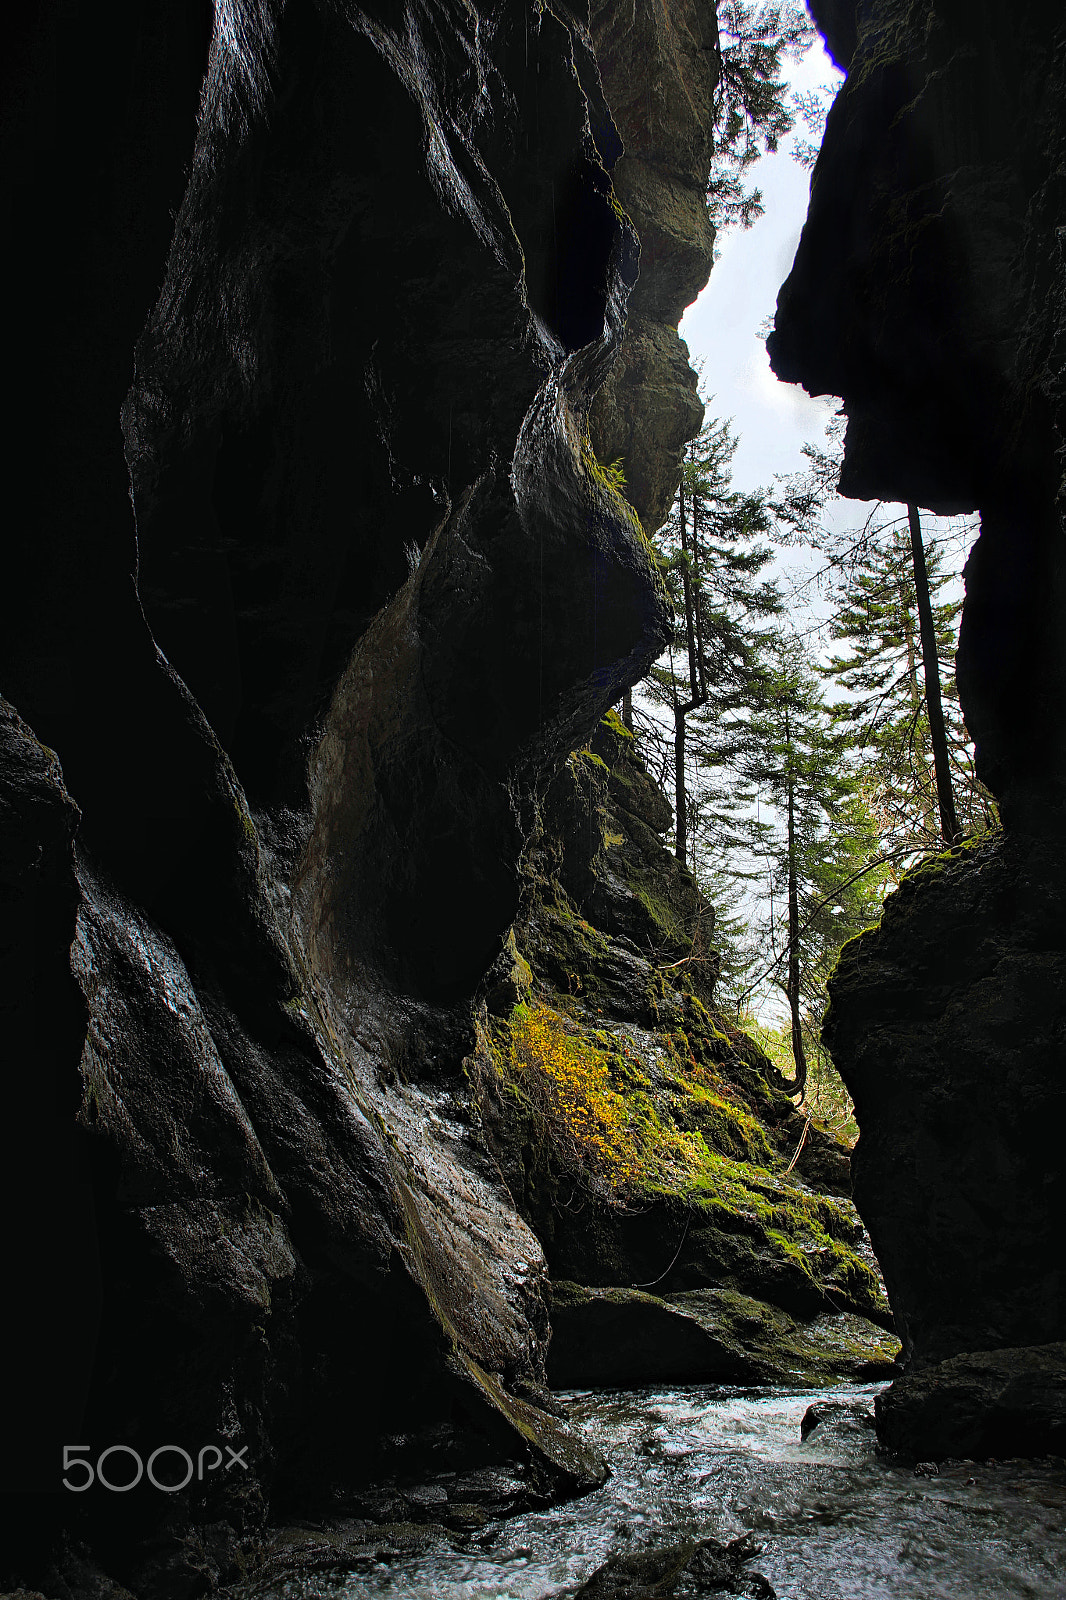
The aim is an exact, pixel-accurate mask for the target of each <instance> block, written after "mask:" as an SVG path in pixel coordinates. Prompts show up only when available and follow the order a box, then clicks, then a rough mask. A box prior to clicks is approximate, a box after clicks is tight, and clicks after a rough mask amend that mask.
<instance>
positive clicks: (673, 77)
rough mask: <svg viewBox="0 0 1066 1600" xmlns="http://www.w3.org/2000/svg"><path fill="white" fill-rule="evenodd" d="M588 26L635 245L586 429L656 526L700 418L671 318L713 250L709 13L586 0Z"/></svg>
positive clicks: (698, 6)
mask: <svg viewBox="0 0 1066 1600" xmlns="http://www.w3.org/2000/svg"><path fill="white" fill-rule="evenodd" d="M592 32H593V37H594V39H595V41H596V55H597V60H598V61H599V64H600V71H601V73H602V75H603V85H604V91H605V93H606V95H607V99H608V100H609V102H610V105H611V109H612V111H613V112H614V117H615V122H616V124H617V127H618V130H619V132H620V134H621V137H622V143H623V146H624V153H622V154H621V155H620V157H619V159H618V161H617V162H616V164H615V166H614V171H613V177H614V187H615V193H616V194H617V196H618V198H619V200H620V201H621V203H622V205H623V206H624V207H625V209H626V212H627V213H628V215H629V217H630V219H631V221H632V223H633V226H634V227H635V228H636V230H637V234H638V237H639V239H640V252H641V274H640V277H639V279H638V281H637V284H636V287H635V289H634V291H633V294H632V295H631V296H630V301H629V317H628V321H627V324H626V332H625V337H624V339H623V341H622V357H621V360H620V361H619V363H618V364H617V366H616V367H615V368H614V371H613V372H612V373H611V375H610V376H609V377H608V379H607V382H606V384H605V385H604V387H603V389H602V390H601V391H600V393H599V395H598V396H597V398H596V400H595V402H594V403H593V407H592V419H591V420H592V433H593V437H594V439H595V441H596V446H597V450H598V453H599V455H600V458H601V460H604V461H615V460H617V459H618V458H619V457H621V458H622V459H623V461H624V470H625V474H626V484H627V493H628V494H629V496H630V498H631V499H632V501H633V504H634V505H635V506H636V507H637V509H638V511H639V512H640V515H641V518H642V519H643V522H644V526H645V528H646V530H647V531H648V532H649V533H653V532H654V531H655V530H656V529H657V528H659V527H661V526H662V524H663V522H665V520H666V516H667V513H668V511H669V509H670V504H671V501H672V500H673V497H674V495H675V494H676V492H677V484H678V481H679V478H680V459H681V449H682V446H683V445H684V444H685V443H686V441H687V440H688V439H690V438H692V436H693V434H694V433H695V432H696V431H697V430H698V428H699V427H700V424H701V422H702V420H703V407H702V404H701V402H700V400H699V397H698V395H697V393H696V377H695V374H694V373H693V371H692V369H691V368H690V367H689V364H688V350H687V348H686V346H685V344H684V342H683V341H682V340H681V339H679V338H678V334H677V323H678V320H679V319H680V317H681V314H682V312H683V311H684V310H685V308H686V306H689V305H691V304H692V302H693V300H695V298H696V296H697V295H698V294H699V292H700V290H701V289H702V288H703V286H704V284H705V283H706V282H707V278H708V275H709V273H710V270H711V261H712V258H713V252H714V228H713V226H712V224H711V220H710V215H709V213H708V211H707V203H706V193H707V180H708V175H709V170H710V162H711V152H712V145H713V140H712V128H713V125H714V117H713V102H714V90H715V86H716V84H717V82H718V60H719V42H718V19H717V12H716V9H715V7H714V6H713V5H708V4H705V3H703V0H683V3H681V4H677V5H671V6H669V7H662V6H633V7H629V6H618V5H613V4H605V5H595V4H594V5H593V7H592ZM667 130H669V132H667Z"/></svg>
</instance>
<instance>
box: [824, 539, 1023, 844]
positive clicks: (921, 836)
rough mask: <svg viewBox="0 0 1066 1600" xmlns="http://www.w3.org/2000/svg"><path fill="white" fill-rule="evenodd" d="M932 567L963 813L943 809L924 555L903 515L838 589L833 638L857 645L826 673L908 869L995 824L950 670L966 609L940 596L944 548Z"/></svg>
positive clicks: (956, 791) (942, 678) (943, 687)
mask: <svg viewBox="0 0 1066 1600" xmlns="http://www.w3.org/2000/svg"><path fill="white" fill-rule="evenodd" d="M924 566H925V568H926V580H927V585H928V591H929V614H928V626H929V629H930V630H931V632H932V636H933V638H934V639H935V646H936V659H937V665H938V668H939V671H938V683H937V687H938V688H939V690H940V692H941V699H942V721H943V730H944V734H943V737H944V750H945V754H946V757H947V762H948V764H949V771H950V774H951V788H952V801H953V808H954V803H955V801H956V800H957V815H955V814H952V815H951V816H950V817H949V820H948V821H947V822H945V820H944V818H943V806H942V804H941V803H938V792H937V789H938V786H937V773H936V765H935V761H934V756H933V744H932V738H931V734H930V721H929V710H928V683H927V679H926V674H925V670H924V663H923V647H922V638H921V627H920V619H919V614H918V600H917V594H916V589H915V581H914V569H915V556H914V551H913V547H912V541H909V540H908V538H907V536H906V534H905V533H904V531H903V527H902V525H901V520H900V519H896V520H894V521H893V522H891V523H888V524H884V525H882V526H880V527H879V528H878V529H877V530H876V532H874V533H872V534H871V536H870V537H869V538H868V540H867V542H866V545H865V548H864V550H863V552H862V554H861V557H860V558H858V559H857V560H856V561H855V563H854V564H853V570H852V571H851V572H850V573H849V575H848V576H847V577H846V578H845V579H842V580H840V581H839V582H838V583H837V585H836V588H835V595H834V598H835V602H836V610H835V617H834V622H833V627H832V636H833V638H834V640H836V641H837V642H839V643H844V644H846V645H847V647H848V649H847V653H846V654H844V653H840V652H838V653H836V654H834V655H833V656H832V658H831V659H830V661H829V662H828V664H827V666H826V667H825V668H824V671H825V672H826V674H827V675H828V676H830V677H831V678H832V679H833V680H835V682H836V683H837V684H838V685H839V686H840V688H841V689H843V690H844V691H845V696H846V697H845V698H843V699H841V700H840V701H839V702H838V703H837V706H836V708H835V714H836V719H837V723H838V725H839V726H840V727H844V728H847V729H848V730H849V731H850V735H851V739H852V743H853V745H854V747H855V750H856V752H857V753H858V755H859V757H860V759H861V760H862V762H863V763H864V766H865V769H866V772H867V781H868V789H869V792H870V798H871V804H872V806H873V809H874V810H875V812H876V813H877V815H878V816H879V818H880V824H881V829H882V848H883V852H884V853H885V854H888V855H891V856H892V857H894V859H895V860H896V861H897V862H898V863H900V864H902V863H903V862H905V861H907V860H911V859H913V858H914V857H915V856H917V855H921V854H924V853H926V852H928V851H930V850H935V849H937V848H938V847H939V846H940V844H941V840H942V838H944V837H947V838H948V840H949V842H954V838H957V837H959V836H960V835H961V834H962V832H964V831H965V832H970V833H973V832H980V831H983V830H984V829H985V828H987V827H989V826H990V825H992V823H993V822H994V820H995V818H994V807H993V804H992V802H991V800H990V798H989V797H988V796H987V794H986V793H985V792H984V791H983V790H982V788H981V786H980V785H979V784H978V782H977V779H976V776H975V773H974V767H973V752H972V747H971V745H970V741H969V736H968V734H967V732H966V727H965V723H964V722H963V718H962V712H961V708H960V706H959V701H958V690H957V688H956V684H955V676H954V673H953V672H951V671H950V670H948V671H945V670H944V668H945V665H946V664H950V663H951V661H952V659H953V657H954V653H955V640H956V636H957V631H958V617H959V612H960V609H961V606H960V603H959V602H951V601H946V600H940V599H939V594H940V591H941V590H943V589H944V587H945V586H946V584H947V583H948V581H949V579H950V576H951V574H950V573H948V572H945V570H944V566H943V561H942V558H941V555H940V552H939V550H938V549H937V548H936V546H932V547H931V548H930V549H929V551H928V556H927V559H926V561H925V562H924ZM925 655H926V656H928V655H929V650H928V647H927V649H926V651H925ZM941 789H943V784H941ZM952 828H953V831H952Z"/></svg>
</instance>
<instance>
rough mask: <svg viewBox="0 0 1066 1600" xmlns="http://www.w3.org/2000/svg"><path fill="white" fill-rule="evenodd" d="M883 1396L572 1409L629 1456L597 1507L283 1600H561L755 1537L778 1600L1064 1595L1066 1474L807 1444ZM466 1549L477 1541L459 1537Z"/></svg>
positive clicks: (841, 1393) (286, 1587) (1033, 1599)
mask: <svg viewBox="0 0 1066 1600" xmlns="http://www.w3.org/2000/svg"><path fill="white" fill-rule="evenodd" d="M877 1387H878V1386H876V1385H875V1386H869V1387H860V1386H856V1385H849V1386H847V1387H844V1388H839V1389H834V1390H824V1389H822V1390H810V1391H802V1392H783V1391H781V1390H766V1389H764V1390H750V1389H749V1390H736V1389H723V1388H721V1387H699V1386H697V1387H685V1388H663V1389H654V1390H646V1389H645V1390H608V1391H597V1392H591V1391H580V1392H574V1393H570V1394H568V1395H564V1396H562V1397H561V1398H562V1399H564V1400H565V1401H566V1403H567V1404H568V1405H569V1407H570V1411H571V1415H572V1417H573V1420H574V1421H575V1423H577V1424H578V1425H580V1426H581V1427H582V1428H583V1430H584V1431H585V1432H586V1433H587V1434H588V1435H589V1437H591V1438H592V1439H593V1440H594V1441H595V1442H596V1443H597V1444H598V1445H599V1446H600V1448H601V1449H602V1450H603V1451H604V1452H605V1453H606V1455H607V1456H608V1458H609V1459H610V1461H611V1465H612V1468H613V1476H612V1477H611V1479H610V1480H609V1481H608V1483H606V1484H605V1485H604V1487H603V1488H601V1489H599V1490H597V1491H596V1492H595V1493H594V1494H591V1495H587V1496H585V1497H584V1498H583V1499H580V1500H574V1501H571V1502H569V1503H567V1504H564V1505H559V1506H554V1507H552V1508H551V1509H549V1510H546V1511H539V1512H536V1513H529V1514H526V1515H522V1516H518V1517H512V1518H509V1519H505V1520H499V1521H495V1522H491V1523H489V1524H487V1525H486V1526H485V1527H484V1528H482V1529H481V1530H479V1531H478V1532H477V1534H476V1535H475V1536H474V1537H473V1538H471V1539H470V1540H469V1541H468V1542H467V1543H466V1547H465V1548H448V1549H438V1550H436V1551H434V1552H430V1553H427V1554H422V1555H419V1556H417V1557H410V1558H405V1559H399V1560H395V1561H392V1562H387V1563H386V1562H379V1563H376V1564H374V1565H372V1566H370V1567H369V1569H366V1568H364V1569H363V1570H360V1571H358V1572H351V1573H348V1574H340V1575H339V1574H336V1573H333V1574H330V1575H328V1576H323V1575H318V1576H315V1577H311V1578H301V1579H299V1580H297V1579H293V1580H292V1581H290V1582H288V1583H285V1584H281V1585H279V1586H277V1587H276V1588H275V1589H274V1590H273V1593H274V1595H275V1596H276V1597H277V1600H364V1597H367V1600H369V1597H370V1596H390V1597H392V1600H548V1597H549V1596H557V1595H559V1596H563V1595H572V1594H574V1593H575V1592H576V1590H577V1589H578V1587H579V1586H580V1584H581V1583H582V1582H583V1581H584V1580H585V1579H586V1578H587V1577H588V1576H589V1575H590V1573H591V1572H592V1571H593V1570H594V1569H595V1568H596V1567H598V1566H600V1565H601V1564H602V1563H603V1562H604V1561H605V1560H606V1558H607V1556H608V1555H610V1554H611V1553H613V1552H627V1553H628V1552H631V1551H635V1550H638V1549H639V1548H641V1547H642V1546H644V1545H649V1544H656V1543H661V1544H667V1543H671V1542H674V1541H676V1540H678V1539H681V1538H684V1537H690V1538H691V1537H693V1536H696V1537H699V1538H707V1537H713V1538H715V1539H719V1540H721V1541H722V1542H728V1541H729V1540H731V1539H734V1538H736V1537H737V1536H738V1535H740V1534H742V1533H743V1532H745V1531H747V1530H751V1531H753V1532H754V1534H755V1536H756V1540H757V1543H758V1544H759V1545H760V1546H761V1547H762V1548H761V1551H760V1553H759V1554H758V1555H757V1556H756V1557H754V1558H753V1559H752V1560H751V1562H750V1563H749V1568H750V1570H753V1571H757V1572H759V1573H762V1574H763V1576H764V1577H765V1578H766V1579H767V1580H768V1581H769V1583H770V1584H771V1585H772V1587H773V1590H774V1591H775V1593H776V1595H777V1597H778V1600H912V1597H913V1600H978V1597H980V1600H1008V1597H1014V1596H1024V1597H1026V1600H1064V1597H1066V1470H1064V1468H1063V1465H1062V1463H1061V1462H1056V1463H1051V1462H1042V1463H1033V1462H1025V1461H1010V1462H999V1463H995V1464H987V1463H967V1464H962V1463H958V1464H952V1463H944V1464H942V1465H941V1470H940V1473H939V1475H938V1476H929V1477H923V1476H916V1475H915V1472H914V1469H913V1468H912V1467H910V1466H902V1465H897V1464H893V1463H892V1462H889V1461H887V1460H885V1459H883V1458H882V1457H880V1456H879V1455H878V1454H877V1449H876V1440H875V1438H874V1435H873V1433H872V1431H871V1430H870V1428H869V1427H868V1426H865V1425H864V1424H863V1422H862V1420H861V1417H860V1416H857V1415H856V1416H853V1417H850V1418H849V1417H846V1416H843V1415H840V1414H838V1416H836V1417H831V1418H830V1419H829V1420H828V1421H827V1422H826V1423H824V1424H823V1425H822V1426H821V1427H818V1428H816V1429H815V1430H814V1431H813V1432H811V1433H810V1434H809V1436H808V1438H807V1440H806V1441H803V1442H801V1439H800V1422H801V1419H802V1418H803V1416H804V1413H805V1412H806V1410H807V1407H808V1406H809V1405H811V1404H812V1403H813V1402H820V1403H824V1402H826V1401H831V1402H832V1401H835V1402H846V1403H848V1404H851V1405H853V1406H854V1404H855V1402H859V1403H860V1404H859V1408H858V1409H859V1411H861V1410H863V1409H864V1408H865V1407H869V1406H871V1405H872V1399H873V1396H874V1395H875V1394H876V1392H877ZM459 1542H460V1543H462V1541H461V1540H460V1541H459Z"/></svg>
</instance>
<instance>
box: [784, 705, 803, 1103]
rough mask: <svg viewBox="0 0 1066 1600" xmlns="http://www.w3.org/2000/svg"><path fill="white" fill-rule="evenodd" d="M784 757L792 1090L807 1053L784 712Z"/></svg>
mask: <svg viewBox="0 0 1066 1600" xmlns="http://www.w3.org/2000/svg"><path fill="white" fill-rule="evenodd" d="M785 759H786V760H787V762H788V807H787V818H788V1005H789V1010H790V1012H791V1013H792V1056H793V1059H794V1060H795V1063H796V1079H795V1082H794V1083H793V1084H792V1086H791V1087H792V1092H793V1094H795V1093H797V1092H799V1093H800V1094H802V1093H803V1092H804V1090H805V1089H806V1087H807V1053H806V1051H805V1049H804V1047H803V1025H802V1023H801V1021H800V921H799V873H798V871H797V868H796V784H795V779H794V777H793V774H792V738H791V730H790V728H789V719H788V712H787V711H786V712H785Z"/></svg>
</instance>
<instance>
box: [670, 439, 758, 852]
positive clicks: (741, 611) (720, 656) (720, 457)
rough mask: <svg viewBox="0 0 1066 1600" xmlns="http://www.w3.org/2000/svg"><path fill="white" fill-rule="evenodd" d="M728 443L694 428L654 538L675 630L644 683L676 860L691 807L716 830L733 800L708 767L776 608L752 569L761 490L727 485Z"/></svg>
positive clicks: (714, 768)
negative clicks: (707, 815)
mask: <svg viewBox="0 0 1066 1600" xmlns="http://www.w3.org/2000/svg"><path fill="white" fill-rule="evenodd" d="M736 448H737V440H736V437H735V436H734V434H733V432H732V429H731V426H730V424H729V423H728V422H720V421H712V422H709V423H707V424H706V425H705V426H704V428H703V429H702V430H701V432H700V434H699V436H698V437H697V438H696V439H695V440H693V441H692V443H691V444H690V445H688V446H687V448H686V451H685V456H684V460H683V464H682V474H681V485H680V488H679V491H678V498H677V502H676V504H675V507H674V511H673V513H672V515H671V517H670V519H669V520H668V522H667V524H666V526H665V527H664V528H663V529H662V530H661V531H660V533H659V535H658V538H657V546H658V551H659V556H660V563H661V566H662V569H663V572H664V575H665V578H666V583H667V588H668V589H669V591H670V595H671V599H672V600H673V603H674V612H675V626H676V631H675V637H674V640H673V642H672V644H671V646H670V649H669V651H668V653H667V656H666V657H665V659H664V660H662V661H660V662H659V663H658V664H657V665H656V666H655V667H653V668H652V672H651V676H650V678H649V680H648V684H647V691H648V695H649V698H650V699H652V700H653V701H655V702H657V703H658V704H660V705H662V706H665V707H667V708H668V709H669V712H670V715H671V718H672V721H673V729H674V735H673V762H672V765H673V787H674V802H675V821H674V848H675V852H676V854H677V857H678V859H679V860H680V861H685V862H688V861H689V859H690V848H691V846H690V827H689V823H690V819H691V817H692V814H693V811H694V809H695V808H700V807H701V806H702V808H703V809H704V810H705V811H706V809H707V806H708V804H709V803H710V802H712V801H713V802H714V803H715V806H716V807H717V808H718V809H717V810H716V816H717V818H718V821H719V824H720V827H721V828H724V827H725V826H726V825H727V822H728V819H729V817H730V816H732V815H733V813H734V812H735V811H736V810H737V808H738V806H739V805H740V803H741V797H739V796H736V795H728V794H727V793H725V792H724V789H721V788H720V787H719V786H717V785H716V782H715V775H716V773H717V774H718V775H719V776H720V775H721V774H722V772H723V771H724V769H726V768H728V767H729V766H730V765H731V764H732V763H733V762H734V760H735V757H736V754H737V752H738V750H739V749H740V748H741V745H742V742H743V730H742V727H741V726H740V723H739V722H738V714H739V713H740V712H741V711H742V710H743V708H745V707H746V706H748V705H749V704H750V703H751V700H752V698H753V695H754V693H755V690H754V687H753V686H754V684H755V682H756V680H757V679H758V678H759V677H760V675H761V672H762V664H761V650H762V648H763V645H764V643H765V640H766V638H767V637H768V635H767V632H766V628H765V623H766V620H767V619H768V618H770V617H772V616H774V615H776V613H777V612H778V611H779V610H780V608H781V597H780V594H779V592H778V589H777V586H776V584H774V583H773V582H772V581H769V580H767V579H765V578H764V577H763V576H762V573H763V569H764V568H765V567H766V565H767V563H768V562H769V561H770V559H771V557H772V554H773V552H772V549H771V547H770V545H769V544H767V543H766V536H767V534H768V533H769V531H770V527H771V520H770V515H769V512H768V510H767V506H766V496H765V494H763V493H762V492H761V491H760V492H756V493H742V492H741V491H739V490H735V489H733V488H732V484H731V470H732V460H733V456H734V454H735V452H736ZM697 773H699V775H700V776H699V783H698V785H696V783H695V779H696V774H697ZM697 788H698V790H699V793H697ZM720 842H721V843H722V844H723V846H725V842H726V841H725V839H724V837H723V839H722V840H721V841H720Z"/></svg>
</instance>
